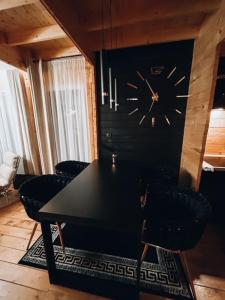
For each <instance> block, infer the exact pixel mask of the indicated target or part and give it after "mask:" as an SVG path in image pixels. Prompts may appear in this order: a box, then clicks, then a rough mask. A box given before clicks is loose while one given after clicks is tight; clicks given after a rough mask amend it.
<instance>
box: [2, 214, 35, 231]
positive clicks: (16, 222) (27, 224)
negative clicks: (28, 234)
mask: <svg viewBox="0 0 225 300" xmlns="http://www.w3.org/2000/svg"><path fill="white" fill-rule="evenodd" d="M0 224H2V225H8V226H13V227H19V228H24V229H31V230H32V229H33V227H34V224H35V221H33V220H31V219H30V220H24V219H16V218H9V217H6V216H0ZM36 230H38V231H41V226H40V224H39V225H38V227H37V229H36Z"/></svg>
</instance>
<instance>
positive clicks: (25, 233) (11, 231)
mask: <svg viewBox="0 0 225 300" xmlns="http://www.w3.org/2000/svg"><path fill="white" fill-rule="evenodd" d="M0 234H5V235H11V236H15V237H20V238H24V239H27V240H29V238H30V235H31V230H30V229H24V228H18V227H13V226H8V225H1V226H0ZM40 234H41V232H40V231H38V232H35V234H34V239H37V238H38V237H39V236H40Z"/></svg>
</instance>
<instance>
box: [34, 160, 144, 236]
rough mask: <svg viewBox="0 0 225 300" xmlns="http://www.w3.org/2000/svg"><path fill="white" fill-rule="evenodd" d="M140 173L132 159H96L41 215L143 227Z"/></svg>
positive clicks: (123, 228) (92, 223) (118, 226)
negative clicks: (139, 183) (112, 160)
mask: <svg viewBox="0 0 225 300" xmlns="http://www.w3.org/2000/svg"><path fill="white" fill-rule="evenodd" d="M138 174H139V172H138V170H136V167H135V166H132V163H130V164H128V163H126V164H124V163H118V164H117V165H116V166H113V165H112V163H111V161H101V160H95V161H94V162H92V163H91V164H90V165H89V166H88V167H87V168H86V169H85V170H84V171H82V173H80V174H79V175H78V176H77V177H75V178H74V179H73V180H72V181H71V183H69V184H68V185H67V186H66V187H65V188H64V189H63V190H61V191H60V192H59V193H58V194H57V195H56V196H55V197H53V198H52V199H51V200H50V201H49V202H48V203H47V204H46V205H44V206H43V207H42V208H41V209H40V211H39V213H40V218H41V220H42V221H48V222H51V221H61V222H69V223H74V224H77V225H84V226H85V225H86V226H97V227H98V226H99V227H102V226H104V228H111V229H115V230H120V231H128V232H134V231H139V230H140V228H139V227H140V222H141V209H140V202H139V199H138V182H139V178H138V177H139V176H138Z"/></svg>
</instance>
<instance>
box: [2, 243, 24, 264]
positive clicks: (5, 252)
mask: <svg viewBox="0 0 225 300" xmlns="http://www.w3.org/2000/svg"><path fill="white" fill-rule="evenodd" d="M25 253H26V251H22V250H17V249H13V248H8V247H2V246H0V260H1V261H4V262H10V263H14V264H17V263H18V261H19V260H20V259H21V258H22V257H23V256H24V254H25Z"/></svg>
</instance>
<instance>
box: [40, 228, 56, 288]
mask: <svg viewBox="0 0 225 300" xmlns="http://www.w3.org/2000/svg"><path fill="white" fill-rule="evenodd" d="M41 230H42V235H43V241H44V247H45V255H46V261H47V267H48V275H49V281H50V283H54V279H55V277H56V265H55V257H54V250H53V243H52V232H51V227H50V223H48V222H42V223H41Z"/></svg>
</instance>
